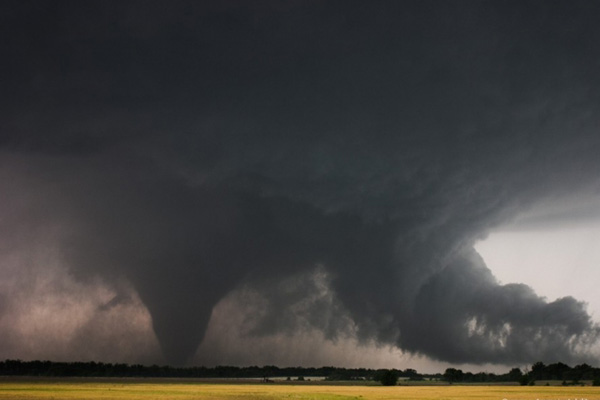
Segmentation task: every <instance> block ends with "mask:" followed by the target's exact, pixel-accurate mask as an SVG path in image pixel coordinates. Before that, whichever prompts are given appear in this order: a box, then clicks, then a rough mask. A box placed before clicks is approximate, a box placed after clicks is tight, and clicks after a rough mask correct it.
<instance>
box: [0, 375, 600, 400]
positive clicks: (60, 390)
mask: <svg viewBox="0 0 600 400" xmlns="http://www.w3.org/2000/svg"><path fill="white" fill-rule="evenodd" d="M0 399H2V400H3V399H10V400H30V399H31V400H34V399H35V400H49V399H54V400H59V399H81V400H85V399H89V400H111V399H130V400H151V399H152V400H157V399H236V400H244V399H248V400H257V399H314V400H321V399H323V400H334V399H335V400H343V399H411V400H420V399H423V400H426V399H427V400H428V399H442V400H464V399H481V400H487V399H489V400H503V399H507V400H526V399H527V400H536V399H539V400H568V399H570V400H575V399H577V400H581V399H587V400H600V387H591V386H585V387H581V386H572V387H558V386H533V387H531V386H527V387H522V386H459V385H452V386H395V387H382V386H341V385H335V386H334V385H289V384H287V385H279V384H248V383H246V384H240V383H235V384H229V383H198V382H197V381H185V380H179V381H176V380H171V381H157V380H143V379H140V380H120V379H114V380H111V381H107V380H103V381H98V382H95V381H93V380H89V379H88V380H80V381H78V380H74V379H72V380H54V381H52V380H50V381H35V380H32V379H29V380H27V379H22V380H9V379H4V380H2V381H0Z"/></svg>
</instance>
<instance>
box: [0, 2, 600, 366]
mask: <svg viewBox="0 0 600 400" xmlns="http://www.w3.org/2000/svg"><path fill="white" fill-rule="evenodd" d="M215 3H217V4H211V5H209V4H202V3H196V2H189V3H188V2H169V3H163V4H160V3H156V4H150V3H148V2H140V3H138V2H130V1H129V2H91V3H90V2H86V3H81V2H62V1H59V2H51V3H46V2H22V1H20V2H4V3H3V4H2V5H1V6H0V7H1V8H2V12H1V13H0V15H2V17H1V18H2V23H1V24H0V26H1V28H0V29H2V31H3V37H4V38H6V39H5V40H4V43H3V44H2V47H3V54H7V55H8V56H7V57H4V58H5V60H8V61H6V62H3V63H2V67H1V68H2V74H3V76H8V77H10V79H6V80H3V81H2V93H3V94H2V97H1V101H2V109H3V110H4V112H3V113H2V116H1V117H0V124H1V125H0V127H1V133H0V135H1V136H0V146H1V159H0V160H1V161H0V173H1V176H2V180H0V185H1V187H0V193H1V196H2V202H1V205H0V219H1V220H2V228H1V231H0V235H1V238H2V243H3V245H2V249H1V250H2V255H3V257H4V260H6V258H7V257H8V255H9V254H10V255H11V256H12V257H17V258H18V259H19V260H21V262H22V263H23V268H28V267H27V262H26V261H23V260H24V259H25V256H24V255H25V254H27V253H28V252H31V251H32V249H35V248H38V247H43V246H51V247H53V248H56V249H57V250H58V251H59V253H60V258H61V260H62V262H63V264H64V265H65V266H67V267H68V269H69V271H70V273H71V274H72V275H73V276H74V277H75V278H76V279H79V280H82V281H89V280H91V279H102V280H103V281H105V282H108V284H115V285H117V283H118V282H122V281H123V280H124V281H126V282H128V283H129V284H130V285H131V286H132V287H133V289H134V290H135V292H136V293H137V294H138V295H139V298H140V299H141V301H142V302H143V304H144V305H145V306H146V307H147V309H148V311H149V313H150V316H151V318H152V326H153V329H154V332H155V334H156V337H157V339H158V341H159V343H160V346H161V348H162V351H163V353H164V355H165V357H166V360H167V361H168V362H171V363H174V364H183V363H185V362H187V361H188V360H189V359H190V357H191V356H193V354H194V352H195V351H196V348H197V347H198V345H199V344H200V343H201V341H202V339H203V336H204V333H205V331H206V329H207V324H208V321H209V319H210V317H211V312H212V310H213V307H214V306H215V305H216V304H217V303H218V302H219V301H220V300H222V299H223V298H224V297H226V296H227V295H229V294H231V293H232V292H234V291H239V290H251V291H254V292H256V293H257V294H258V295H259V297H260V299H261V301H262V303H260V304H262V305H261V307H260V308H259V309H258V310H254V313H255V314H251V315H256V318H255V320H254V321H253V324H254V325H253V328H252V330H251V334H253V335H266V334H270V333H273V332H282V331H285V330H286V329H288V330H289V329H299V326H300V325H302V324H300V325H299V322H298V321H299V320H301V321H303V323H304V324H306V325H308V326H310V327H311V329H317V330H321V331H322V332H323V333H324V335H325V337H327V338H329V339H331V340H335V339H336V338H338V337H339V336H340V335H347V334H351V335H354V336H355V337H357V338H358V339H359V341H364V342H367V341H376V342H377V343H380V344H386V345H387V344H392V345H394V346H397V347H398V348H400V349H402V350H403V351H406V352H409V353H414V354H420V355H425V356H428V357H430V358H432V359H436V360H443V361H447V362H453V363H502V364H510V363H526V362H532V361H535V360H538V359H542V360H560V361H563V362H583V361H587V362H594V361H595V360H596V359H595V358H594V356H593V354H592V353H590V352H589V348H590V346H591V345H593V344H595V343H597V339H598V335H599V333H600V331H599V328H598V327H597V325H595V323H594V322H593V321H592V320H591V318H590V316H589V315H588V313H587V312H586V309H585V304H583V303H581V302H578V301H577V300H575V299H574V298H571V297H567V298H562V299H558V300H556V301H553V302H547V301H546V300H545V299H543V298H541V297H539V296H537V295H536V294H535V292H534V291H533V290H532V289H531V288H530V287H528V286H525V285H518V284H510V285H501V284H500V283H498V282H497V281H496V279H495V278H494V277H493V274H492V272H491V271H489V270H488V269H487V268H486V266H485V264H484V262H483V260H482V259H481V257H479V256H478V254H477V253H476V252H475V250H474V249H473V245H474V244H475V243H476V241H477V240H480V239H482V238H484V237H485V236H486V235H487V234H488V232H490V231H491V230H493V229H494V228H496V227H498V226H499V225H500V224H503V223H507V222H508V221H511V220H512V219H514V218H516V217H517V216H519V215H521V214H522V213H524V212H527V211H530V210H535V207H536V205H538V204H541V203H542V202H543V203H544V204H548V203H549V202H550V203H551V202H553V201H556V202H561V201H565V199H568V198H571V197H573V196H577V197H578V198H582V199H593V198H594V197H595V196H598V194H599V190H600V175H599V174H598V171H600V157H598V154H600V135H599V134H598V128H599V126H600V125H599V122H600V98H599V96H600V82H599V80H600V75H599V74H598V72H597V71H598V68H599V67H600V65H599V62H600V61H599V60H600V52H599V50H598V46H597V43H599V42H600V29H599V28H598V24H597V23H595V21H597V20H598V17H600V5H598V4H595V3H590V2H574V3H569V4H568V5H567V4H562V3H558V2H530V1H519V2H441V1H440V2H428V1H420V2H396V3H391V2H386V3H377V2H375V3H372V2H369V3H364V2H363V3H361V2H348V1H344V2H286V3H275V2H260V3H247V2H235V1H222V2H215ZM15 254H16V255H17V256H15ZM0 300H1V301H0V313H4V314H6V313H7V312H8V311H5V310H7V309H10V307H9V306H4V304H5V303H10V299H6V298H2V299H0ZM9 305H10V304H9ZM7 307H8V308H7ZM200 356H201V355H200ZM213 358H214V357H213Z"/></svg>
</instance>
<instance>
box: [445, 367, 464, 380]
mask: <svg viewBox="0 0 600 400" xmlns="http://www.w3.org/2000/svg"><path fill="white" fill-rule="evenodd" d="M444 379H445V380H447V381H448V382H450V383H453V382H461V381H462V380H463V379H464V373H463V372H462V370H461V369H456V368H447V369H446V372H444Z"/></svg>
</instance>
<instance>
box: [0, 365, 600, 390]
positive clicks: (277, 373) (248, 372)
mask: <svg viewBox="0 0 600 400" xmlns="http://www.w3.org/2000/svg"><path fill="white" fill-rule="evenodd" d="M0 375H4V376H47V377H124V378H125V377H132V378H133V377H136V378H145V377H147V378H271V377H295V378H296V379H298V378H303V377H311V376H319V377H325V379H327V380H374V381H379V382H381V383H382V384H384V385H395V384H396V383H397V381H398V379H400V378H403V379H408V380H413V381H419V380H444V381H448V382H449V383H468V382H489V383H493V382H520V383H521V384H531V383H532V382H535V381H540V380H561V381H564V382H565V383H567V382H568V383H572V384H577V383H579V382H580V381H583V380H592V381H593V382H594V384H595V385H600V368H595V367H592V366H590V365H588V364H581V365H577V366H575V367H570V366H568V365H566V364H563V363H561V362H558V363H554V364H549V365H545V364H544V363H542V362H537V363H535V364H533V365H532V366H531V368H530V369H526V370H525V371H522V370H521V369H519V368H513V369H511V370H510V371H509V372H507V373H505V374H494V373H488V372H479V373H471V372H463V371H462V370H460V369H456V368H448V369H446V371H445V372H444V373H443V374H439V373H438V374H420V373H418V372H417V371H416V370H414V369H411V368H407V369H405V370H399V369H369V368H340V367H332V366H329V367H320V368H313V367H284V368H281V367H277V366H274V365H266V366H262V367H259V366H250V367H235V366H216V367H171V366H166V365H163V366H159V365H150V366H146V365H141V364H119V363H117V364H112V363H103V362H94V361H90V362H54V361H39V360H35V361H22V360H4V361H0Z"/></svg>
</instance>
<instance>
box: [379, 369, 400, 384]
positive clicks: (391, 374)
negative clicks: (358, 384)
mask: <svg viewBox="0 0 600 400" xmlns="http://www.w3.org/2000/svg"><path fill="white" fill-rule="evenodd" d="M399 377H400V374H399V372H398V371H396V370H395V369H384V370H381V371H379V373H378V374H377V376H376V377H375V378H376V380H377V381H379V382H381V384H382V385H383V386H395V385H396V383H397V382H398V378H399Z"/></svg>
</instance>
